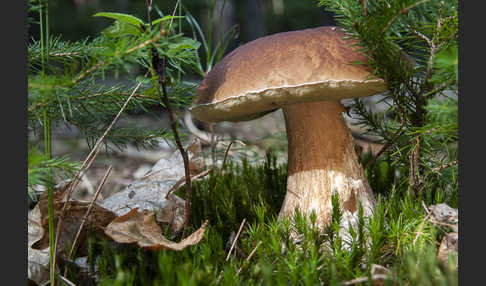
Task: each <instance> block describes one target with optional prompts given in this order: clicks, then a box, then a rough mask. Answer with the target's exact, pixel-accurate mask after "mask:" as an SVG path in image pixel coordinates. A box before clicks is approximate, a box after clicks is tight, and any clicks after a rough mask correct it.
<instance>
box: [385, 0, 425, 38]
mask: <svg viewBox="0 0 486 286" xmlns="http://www.w3.org/2000/svg"><path fill="white" fill-rule="evenodd" d="M429 1H430V0H422V1H418V2H415V3H413V4H412V5H410V6H408V7H405V8H403V9H402V10H400V12H398V14H396V15H395V16H394V17H393V18H392V19H391V20H390V21H389V22H388V23H387V24H386V26H385V27H384V28H383V30H381V36H382V37H383V35H384V34H385V32H386V30H388V28H390V26H391V25H392V24H393V22H395V21H396V20H397V19H398V17H400V16H401V15H403V14H407V13H408V11H409V10H410V9H413V8H415V7H417V6H419V5H421V4H423V3H426V2H429Z"/></svg>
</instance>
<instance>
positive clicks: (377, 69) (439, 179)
mask: <svg viewBox="0 0 486 286" xmlns="http://www.w3.org/2000/svg"><path fill="white" fill-rule="evenodd" d="M318 3H319V4H320V5H323V6H325V7H326V9H328V10H330V11H332V12H334V13H335V14H336V20H337V22H338V24H339V25H340V26H342V27H343V28H344V29H345V31H346V33H347V34H348V36H349V37H351V38H354V39H356V40H357V42H358V44H359V46H360V47H361V48H360V51H361V52H363V54H364V55H366V57H367V62H366V63H362V64H368V65H369V66H370V67H371V68H372V70H373V71H372V73H371V74H370V76H378V77H381V78H383V79H385V81H386V83H387V86H388V92H387V93H385V94H384V99H383V101H384V102H386V103H387V104H388V106H389V107H388V108H387V110H386V111H385V112H384V113H383V114H373V113H372V112H371V111H369V110H368V109H366V107H365V105H364V104H363V102H362V101H361V100H356V101H355V104H354V105H353V110H354V111H355V112H356V114H358V116H359V124H361V125H362V126H363V127H364V128H365V129H366V130H367V132H368V133H370V134H374V135H378V136H380V137H382V138H383V142H382V143H386V144H388V145H389V146H388V148H387V150H386V152H385V153H384V154H383V155H382V156H385V158H386V160H388V162H391V165H390V166H392V168H393V170H389V171H387V170H382V172H386V173H389V174H392V173H397V174H399V176H398V177H397V178H395V179H394V180H396V182H397V183H398V187H399V188H400V189H409V190H412V191H413V192H414V193H415V194H416V195H417V194H421V193H424V191H425V190H427V189H435V188H443V187H444V186H445V185H449V186H452V189H453V190H457V176H455V174H451V176H445V175H442V172H441V171H442V170H443V168H446V169H448V170H446V171H447V172H449V171H450V170H453V169H454V168H455V167H454V165H457V134H458V131H457V130H458V129H457V128H458V125H457V63H458V58H457V35H458V24H457V23H458V21H457V17H458V16H457V1H456V0H448V1H438V0H419V1H417V0H407V1H378V0H376V1H375V0H373V1H366V2H363V1H354V0H344V1H333V0H319V1H318ZM365 4H366V5H365ZM444 98H445V99H444ZM376 164H379V165H381V166H378V167H379V168H381V169H382V168H384V167H383V166H385V165H383V164H380V162H379V161H378V162H377V163H375V165H376ZM445 166H447V167H445ZM376 171H377V169H376V168H374V169H372V170H367V174H368V177H369V178H370V180H371V181H372V182H373V184H377V185H379V188H378V189H376V190H377V191H378V192H381V191H383V187H385V186H386V188H388V189H389V187H390V182H391V180H387V182H381V183H379V182H375V181H376V180H375V179H374V178H373V176H374V175H373V174H374V173H375V172H376ZM438 173H439V174H438Z"/></svg>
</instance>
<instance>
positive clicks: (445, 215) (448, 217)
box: [429, 203, 459, 232]
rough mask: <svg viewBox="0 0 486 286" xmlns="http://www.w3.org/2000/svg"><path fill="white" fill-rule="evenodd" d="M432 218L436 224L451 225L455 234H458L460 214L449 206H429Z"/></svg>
mask: <svg viewBox="0 0 486 286" xmlns="http://www.w3.org/2000/svg"><path fill="white" fill-rule="evenodd" d="M429 210H430V212H431V213H432V218H433V219H434V221H435V222H437V223H440V224H447V225H449V226H450V227H451V228H452V230H453V231H454V232H458V230H459V229H458V224H459V212H458V210H457V209H455V208H451V207H450V206H449V205H447V204H444V203H442V204H437V205H431V206H429Z"/></svg>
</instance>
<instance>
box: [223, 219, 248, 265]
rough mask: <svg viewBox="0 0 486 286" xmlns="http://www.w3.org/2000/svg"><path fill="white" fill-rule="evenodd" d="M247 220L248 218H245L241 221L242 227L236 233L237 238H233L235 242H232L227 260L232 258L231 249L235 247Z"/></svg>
mask: <svg viewBox="0 0 486 286" xmlns="http://www.w3.org/2000/svg"><path fill="white" fill-rule="evenodd" d="M245 222H246V218H244V219H243V221H242V222H241V224H240V228H239V229H238V233H237V234H236V237H235V239H234V240H233V243H232V244H231V248H230V250H229V251H228V255H227V256H226V261H228V259H229V258H230V255H231V251H232V250H233V248H234V247H235V245H236V241H237V240H238V237H239V236H240V233H241V230H242V229H243V225H244V224H245Z"/></svg>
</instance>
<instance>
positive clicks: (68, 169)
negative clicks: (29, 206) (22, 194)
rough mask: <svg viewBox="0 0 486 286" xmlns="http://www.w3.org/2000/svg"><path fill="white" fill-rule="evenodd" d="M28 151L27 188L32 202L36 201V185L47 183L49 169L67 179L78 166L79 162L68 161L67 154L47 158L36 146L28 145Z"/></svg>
mask: <svg viewBox="0 0 486 286" xmlns="http://www.w3.org/2000/svg"><path fill="white" fill-rule="evenodd" d="M28 151H29V152H28V156H27V161H28V164H27V174H28V177H27V178H28V181H27V188H28V194H29V199H30V200H31V201H33V202H36V201H37V196H36V193H37V191H36V187H37V186H45V185H47V182H46V178H47V177H48V174H49V173H50V172H51V171H53V170H54V171H55V172H56V174H57V175H58V176H60V178H61V179H67V178H70V177H71V176H72V175H73V174H74V172H75V171H76V170H77V169H78V168H79V164H78V163H77V162H71V161H69V158H68V157H67V156H63V157H60V158H52V159H48V158H46V155H45V154H43V153H41V152H39V150H37V148H36V147H30V148H29V150H28Z"/></svg>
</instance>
